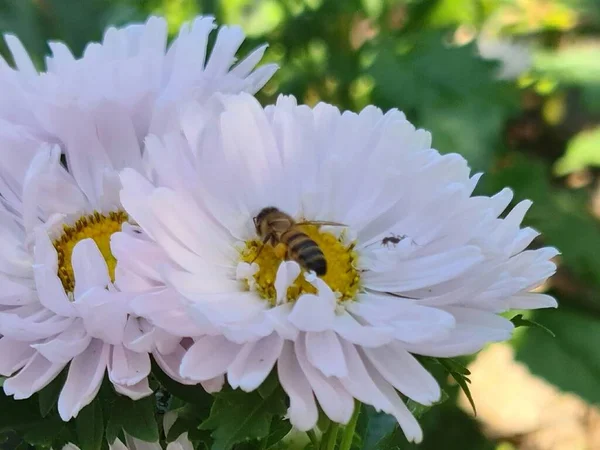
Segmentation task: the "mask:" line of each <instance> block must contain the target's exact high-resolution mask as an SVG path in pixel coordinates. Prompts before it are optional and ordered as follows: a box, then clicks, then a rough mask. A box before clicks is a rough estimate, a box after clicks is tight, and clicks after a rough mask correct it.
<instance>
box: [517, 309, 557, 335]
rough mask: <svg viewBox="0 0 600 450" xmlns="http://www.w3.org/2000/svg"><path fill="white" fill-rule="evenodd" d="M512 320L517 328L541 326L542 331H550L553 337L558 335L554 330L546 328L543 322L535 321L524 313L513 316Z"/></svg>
mask: <svg viewBox="0 0 600 450" xmlns="http://www.w3.org/2000/svg"><path fill="white" fill-rule="evenodd" d="M510 321H511V322H512V323H513V325H514V326H515V328H518V327H535V328H539V329H540V330H542V331H545V332H546V333H548V334H549V335H550V336H552V337H556V335H555V334H554V333H553V332H552V330H549V329H548V328H546V327H545V326H544V325H542V324H541V323H537V322H535V321H533V320H530V319H526V318H524V317H523V314H517V315H516V316H515V317H513V318H512V319H510Z"/></svg>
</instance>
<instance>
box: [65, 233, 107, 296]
mask: <svg viewBox="0 0 600 450" xmlns="http://www.w3.org/2000/svg"><path fill="white" fill-rule="evenodd" d="M71 264H72V265H73V272H74V274H75V292H74V294H75V298H79V297H81V296H82V295H83V294H85V292H86V291H87V290H88V289H92V288H96V287H100V288H105V287H106V286H108V284H109V283H110V276H109V275H108V266H107V265H106V261H105V260H104V256H102V253H100V250H99V249H98V246H97V245H96V243H95V242H94V241H93V240H92V239H89V238H88V239H82V240H81V241H79V242H78V243H77V244H76V245H75V247H74V248H73V254H72V255H71Z"/></svg>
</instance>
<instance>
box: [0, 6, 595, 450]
mask: <svg viewBox="0 0 600 450" xmlns="http://www.w3.org/2000/svg"><path fill="white" fill-rule="evenodd" d="M150 14H160V15H164V16H165V17H166V18H167V19H168V21H169V25H170V30H171V32H172V33H176V30H177V29H178V27H179V25H180V24H181V23H182V22H184V21H186V20H189V19H190V18H191V17H192V16H194V15H196V14H212V15H214V16H216V18H217V20H218V21H219V22H220V23H232V24H233V23H237V24H241V25H242V26H243V28H244V29H245V31H246V33H247V34H248V37H249V38H248V40H247V41H246V43H245V44H244V48H245V49H246V50H247V49H250V48H252V47H254V46H256V45H258V44H259V43H262V42H265V41H266V42H268V43H269V44H270V48H269V50H268V52H267V56H266V59H267V60H270V61H275V62H277V63H279V64H280V66H281V69H280V71H279V72H278V73H277V74H276V75H275V77H274V79H273V80H272V81H271V82H270V83H269V84H268V85H267V86H266V88H265V89H264V90H263V92H261V93H260V95H259V98H260V100H261V101H262V102H263V103H264V104H268V103H271V102H273V101H274V100H275V98H276V96H277V94H278V93H285V94H294V95H295V96H296V97H297V98H298V99H299V100H300V101H302V102H304V103H308V104H311V105H313V104H315V103H317V102H318V101H321V100H323V101H327V102H331V103H334V104H336V105H338V106H339V107H340V108H343V109H351V110H359V109H361V108H362V107H364V106H365V105H367V104H371V103H372V104H375V105H378V106H379V107H381V108H383V109H389V108H399V109H401V110H403V111H404V112H405V113H406V114H407V116H408V118H409V119H410V120H411V121H412V122H413V123H415V124H416V125H417V126H418V127H422V128H426V129H428V130H430V131H431V132H432V133H433V143H434V147H435V148H437V149H439V150H440V151H442V152H458V153H461V154H463V155H464V156H465V157H466V158H467V159H468V160H469V161H470V163H471V166H472V168H473V170H474V171H484V172H486V175H485V176H484V178H483V181H482V183H481V185H480V187H479V188H478V190H479V192H480V193H485V194H491V193H494V192H496V191H498V190H499V189H501V188H502V187H504V186H510V187H511V188H513V190H514V191H515V194H516V195H515V197H516V199H517V200H521V199H524V198H529V199H531V200H533V201H534V206H533V207H532V210H531V211H530V214H529V215H528V217H527V219H526V225H531V226H533V227H535V228H537V229H538V230H539V231H541V232H542V233H543V235H542V237H541V238H540V239H539V240H537V241H536V242H535V245H536V246H542V245H552V246H556V247H557V248H559V249H560V251H561V252H562V255H561V256H560V258H559V259H558V261H557V262H558V264H559V270H558V273H557V275H556V276H555V277H554V278H553V279H552V280H551V281H550V283H548V285H547V286H543V287H542V288H541V290H545V291H548V292H550V293H551V294H553V295H555V296H556V297H557V299H558V301H559V303H560V308H559V309H558V310H556V311H555V310H552V311H542V312H537V313H534V314H530V315H529V316H530V317H531V318H533V319H535V320H536V321H538V322H540V323H542V324H544V325H546V326H548V327H549V328H551V329H552V330H553V331H554V332H555V333H556V338H554V339H553V338H551V337H549V336H547V335H545V334H543V333H541V332H540V331H538V330H534V329H533V330H532V329H527V330H525V331H521V329H520V330H519V331H518V333H517V335H516V337H515V339H514V341H513V342H512V343H511V347H510V348H508V349H504V350H503V351H508V354H509V356H510V358H513V357H514V359H515V360H517V361H519V362H520V363H524V364H525V365H526V367H527V370H526V371H525V372H523V366H519V365H515V364H514V363H511V364H501V363H498V361H496V362H494V358H487V359H488V360H492V362H491V363H489V361H488V362H485V361H481V364H482V365H484V366H485V364H488V366H486V367H487V368H486V369H485V370H482V371H481V372H474V375H473V376H472V377H471V378H472V381H473V390H474V396H475V401H476V403H478V405H480V406H479V409H480V415H479V417H478V418H477V419H473V418H472V417H471V415H470V412H469V410H468V408H463V407H460V406H459V405H462V404H463V403H464V402H463V401H460V400H459V395H458V393H456V394H455V395H454V396H451V398H450V400H448V401H447V402H446V403H445V404H444V405H443V406H441V407H438V408H434V409H433V410H432V411H431V412H429V413H427V414H426V415H425V416H424V417H423V419H422V421H423V424H424V427H425V436H426V439H425V442H424V443H423V444H422V445H420V446H418V448H421V449H450V450H453V449H456V450H471V449H472V450H481V449H497V450H510V449H532V450H546V449H559V448H560V449H568V450H578V449H590V450H593V449H600V435H599V434H600V432H599V430H600V414H599V413H598V408H597V406H598V405H599V404H600V228H599V219H600V178H599V176H598V175H599V174H600V171H599V170H598V168H599V166H600V1H598V0H498V1H495V0H431V1H419V0H404V1H392V0H226V1H223V2H218V1H214V0H213V1H202V0H197V1H194V0H113V1H108V0H0V31H2V32H12V33H15V34H16V35H18V36H19V37H20V38H21V40H22V41H23V43H24V44H25V46H26V47H27V49H28V50H29V51H30V53H31V54H32V56H33V57H34V59H35V61H36V62H37V63H38V65H39V67H40V68H43V56H44V54H46V53H47V50H48V49H47V47H46V41H48V40H57V39H58V40H62V41H65V42H66V43H67V44H68V45H69V46H70V47H71V49H72V50H73V51H74V52H75V53H76V54H80V53H81V51H82V50H83V48H84V46H85V44H86V43H87V42H89V41H91V40H99V39H101V36H102V32H103V30H104V29H105V28H106V27H107V26H108V25H113V24H114V25H120V24H124V23H127V22H130V21H143V20H145V18H146V17H147V16H148V15H150ZM0 52H1V53H2V54H3V55H5V56H6V55H7V53H6V47H5V45H4V43H2V44H0ZM7 60H8V61H10V57H8V56H7ZM0 89H1V87H0ZM0 92H1V91H0ZM0 95H1V94H0ZM489 350H492V349H489ZM488 354H489V353H488ZM494 364H496V365H494ZM515 367H516V368H515ZM515 370H517V371H519V370H520V371H521V372H523V373H526V374H527V376H528V377H529V378H523V381H522V382H523V386H524V387H519V388H520V389H524V391H525V392H533V391H535V389H534V388H533V387H532V388H531V389H529V387H528V385H527V383H538V385H536V386H538V387H539V384H540V383H542V384H543V386H544V389H546V391H544V392H546V393H547V392H552V393H553V395H554V396H555V397H552V398H556V399H558V400H552V402H551V403H552V405H548V404H547V402H549V401H550V400H544V401H545V402H546V403H544V404H543V405H542V410H545V411H548V410H549V409H551V408H552V407H554V406H553V405H554V403H557V404H564V403H565V402H567V401H576V402H577V408H578V409H577V408H576V409H577V410H576V411H575V410H574V409H571V410H569V409H567V410H566V412H565V410H561V409H560V408H559V409H557V410H556V411H557V412H556V414H555V415H552V417H555V416H556V417H555V418H554V419H553V420H554V421H552V420H550V421H548V420H545V421H544V418H543V417H542V416H543V414H541V413H540V412H539V411H538V412H536V411H530V413H531V414H530V416H531V415H533V416H536V414H537V416H540V417H538V419H539V420H538V421H537V422H535V421H534V422H535V423H534V424H533V425H531V426H529V428H527V427H521V428H519V427H518V426H516V427H515V426H513V428H510V426H504V425H506V423H507V422H506V417H516V418H517V419H518V417H519V414H523V413H524V412H527V411H529V409H530V408H531V404H532V401H527V399H526V398H525V399H522V400H519V396H516V399H515V398H514V397H515V396H512V397H511V396H509V395H504V396H500V397H498V396H497V395H496V397H494V396H493V394H494V391H497V390H498V389H499V386H498V385H494V380H493V379H492V376H491V375H489V374H495V375H496V377H497V376H498V375H499V374H500V375H501V376H500V380H502V377H504V376H506V379H511V378H510V376H511V375H510V374H511V373H512V372H511V371H513V372H514V371H515ZM521 372H519V373H521ZM478 373H482V374H483V375H481V376H477V374H478ZM515 373H516V372H515ZM486 374H488V375H486ZM529 374H533V375H535V378H533V377H531V376H529ZM486 389H487V390H486ZM503 389H507V387H506V386H505V387H504V388H503ZM508 389H509V390H518V389H517V386H516V385H515V386H512V387H511V386H509V387H508ZM455 391H457V389H455ZM496 393H497V392H496ZM566 393H568V394H569V395H566ZM570 394H573V395H570ZM540 395H541V394H540ZM574 396H575V397H574ZM491 398H494V400H493V401H494V402H495V403H493V404H492V405H487V406H486V402H487V403H489V402H490V401H491V400H490V399H491ZM565 399H567V400H565ZM574 399H575V400H574ZM561 402H562V403H561ZM485 411H491V413H486V412H485ZM507 411H508V412H507ZM494 414H496V416H497V417H494ZM537 416H536V417H537ZM544 417H545V416H544ZM366 418H368V417H367V416H366V415H364V419H363V420H365V419H366ZM503 418H504V419H503ZM579 419H581V420H579ZM503 420H504V422H502V421H503ZM569 420H571V421H573V420H576V422H577V423H576V426H575V428H576V433H575V434H571V435H568V436H567V437H565V436H562V435H561V436H562V437H561V436H556V435H554V436H552V435H551V433H550V437H547V436H546V435H547V434H548V430H550V431H552V430H557V429H559V428H560V427H561V426H562V425H564V423H565V422H568V421H569ZM498 421H500V425H499V424H498ZM517 422H519V423H520V424H521V425H522V424H523V421H522V420H520V419H518V420H517ZM365 426H366V425H365ZM370 433H371V434H370V435H369V438H368V439H371V441H372V442H373V446H372V447H367V444H368V442H371V441H368V439H367V443H365V447H364V448H373V449H375V448H377V444H376V441H377V439H376V436H375V435H374V434H373V433H375V434H376V430H371V431H370ZM540 433H541V434H542V435H543V437H544V436H545V438H542V439H537V438H536V436H538V437H539V435H540ZM544 433H546V434H544ZM563 434H564V433H563ZM580 438H581V439H580ZM574 439H575V440H574ZM577 439H579V440H577ZM561 445H562V446H561ZM7 448H11V446H9V447H7ZM399 448H400V447H399ZM402 448H405V447H404V446H403V447H402ZM413 448H414V447H413Z"/></svg>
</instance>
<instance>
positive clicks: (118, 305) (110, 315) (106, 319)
mask: <svg viewBox="0 0 600 450" xmlns="http://www.w3.org/2000/svg"><path fill="white" fill-rule="evenodd" d="M128 298H129V295H128V294H125V293H121V292H109V291H107V290H106V289H104V288H99V287H95V288H91V289H88V290H87V291H86V292H85V293H84V294H83V295H82V296H81V297H79V298H78V299H77V300H76V301H75V302H74V303H73V305H74V306H75V308H77V311H78V312H79V315H80V316H81V318H82V319H83V323H84V326H85V329H86V331H87V332H88V333H89V334H90V335H91V336H93V337H95V338H98V339H102V340H103V341H104V342H107V343H109V344H120V343H122V342H123V336H124V333H125V325H126V324H127V314H128V312H129V306H128V302H127V299H128Z"/></svg>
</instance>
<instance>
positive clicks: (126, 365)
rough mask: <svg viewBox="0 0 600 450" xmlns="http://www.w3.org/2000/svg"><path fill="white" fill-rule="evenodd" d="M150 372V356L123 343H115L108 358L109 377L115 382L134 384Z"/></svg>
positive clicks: (124, 384) (127, 384) (126, 384)
mask: <svg viewBox="0 0 600 450" xmlns="http://www.w3.org/2000/svg"><path fill="white" fill-rule="evenodd" d="M149 374H150V356H149V355H148V354H147V353H137V352H134V351H131V350H129V349H127V348H125V347H124V346H122V345H114V346H112V349H111V355H110V356H109V360H108V377H109V379H110V381H111V382H112V383H113V384H120V385H123V386H133V385H135V384H138V383H139V382H140V381H142V380H144V379H146V377H147V376H148V375H149Z"/></svg>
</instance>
